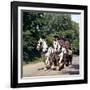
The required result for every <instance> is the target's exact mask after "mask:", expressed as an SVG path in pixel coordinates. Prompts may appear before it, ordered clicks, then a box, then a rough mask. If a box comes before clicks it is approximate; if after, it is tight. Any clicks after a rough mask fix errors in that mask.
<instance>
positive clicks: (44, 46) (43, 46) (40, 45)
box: [37, 38, 54, 67]
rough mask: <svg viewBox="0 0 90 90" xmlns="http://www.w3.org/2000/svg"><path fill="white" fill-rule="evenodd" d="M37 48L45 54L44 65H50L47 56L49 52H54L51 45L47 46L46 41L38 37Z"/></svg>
mask: <svg viewBox="0 0 90 90" xmlns="http://www.w3.org/2000/svg"><path fill="white" fill-rule="evenodd" d="M37 49H38V50H39V49H42V54H43V55H44V56H45V58H46V60H45V65H46V67H47V66H49V65H50V61H49V57H50V54H51V53H53V52H54V49H53V48H52V47H48V45H47V43H46V41H45V40H44V39H42V38H40V39H39V41H38V44H37Z"/></svg>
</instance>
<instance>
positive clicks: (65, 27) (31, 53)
mask: <svg viewBox="0 0 90 90" xmlns="http://www.w3.org/2000/svg"><path fill="white" fill-rule="evenodd" d="M22 16H23V23H22V25H23V30H22V31H23V59H24V61H28V60H29V61H33V60H34V59H35V58H36V57H40V53H39V52H38V51H37V50H36V45H37V41H38V39H39V38H40V37H42V36H46V41H47V42H48V45H51V44H52V41H53V37H54V35H58V36H63V37H67V38H68V40H70V43H71V44H72V47H73V48H74V52H76V53H77V51H79V24H78V23H76V22H74V21H72V19H71V14H65V13H48V12H46V13H45V12H23V15H22Z"/></svg>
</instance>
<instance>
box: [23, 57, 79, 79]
mask: <svg viewBox="0 0 90 90" xmlns="http://www.w3.org/2000/svg"><path fill="white" fill-rule="evenodd" d="M44 67H45V65H44V63H43V62H39V63H35V64H27V65H24V66H23V76H24V77H32V76H49V75H61V74H68V75H71V74H79V57H78V56H74V57H73V61H72V66H70V67H65V68H64V69H62V70H61V71H56V70H46V71H45V70H44Z"/></svg>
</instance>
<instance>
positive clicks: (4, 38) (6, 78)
mask: <svg viewBox="0 0 90 90" xmlns="http://www.w3.org/2000/svg"><path fill="white" fill-rule="evenodd" d="M10 1H11V0H1V1H0V90H2V89H4V90H10V89H11V88H10V84H9V83H10ZM19 1H21V0H19ZM22 1H25V0H22ZM27 1H33V2H35V1H37V0H27ZM45 1H46V0H38V2H45ZM88 1H89V0H47V2H48V3H64V4H81V5H88V6H89V2H88ZM89 9H90V6H89ZM88 11H89V10H88ZM89 16H90V11H89ZM88 20H90V18H88ZM89 28H90V27H89ZM88 33H90V31H88ZM89 38H90V35H89ZM89 46H90V42H89ZM88 49H89V50H90V48H88ZM89 50H88V51H89ZM89 53H90V51H89ZM89 59H90V57H89ZM88 63H90V61H89V62H88ZM89 68H90V65H89ZM89 75H90V70H89ZM89 88H90V83H89V84H82V85H67V86H64V85H63V86H53V87H50V86H49V87H35V88H31V89H32V90H36V89H39V90H46V89H50V90H51V89H52V90H54V89H57V90H58V89H62V90H66V89H67V90H72V89H73V90H77V89H79V90H85V89H87V90H89ZM24 89H25V88H23V90H24ZM27 89H30V88H27Z"/></svg>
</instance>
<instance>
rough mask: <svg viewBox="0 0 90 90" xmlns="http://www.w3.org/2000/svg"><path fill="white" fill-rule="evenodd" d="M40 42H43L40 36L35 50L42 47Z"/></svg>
mask: <svg viewBox="0 0 90 90" xmlns="http://www.w3.org/2000/svg"><path fill="white" fill-rule="evenodd" d="M42 43H43V39H42V38H40V39H39V41H38V43H37V50H40V49H41V48H42Z"/></svg>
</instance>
